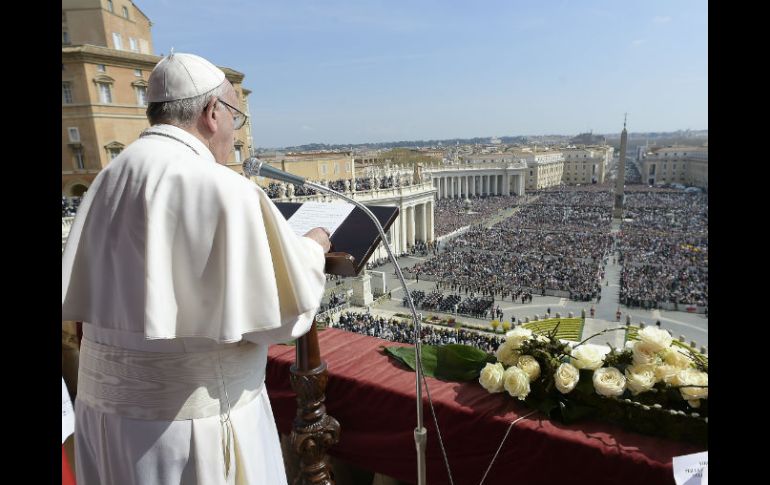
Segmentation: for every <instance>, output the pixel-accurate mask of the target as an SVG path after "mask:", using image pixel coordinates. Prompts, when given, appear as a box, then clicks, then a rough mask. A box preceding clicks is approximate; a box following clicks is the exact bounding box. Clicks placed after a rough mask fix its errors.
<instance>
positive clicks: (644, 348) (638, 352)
mask: <svg viewBox="0 0 770 485" xmlns="http://www.w3.org/2000/svg"><path fill="white" fill-rule="evenodd" d="M657 349H658V347H657V346H656V345H655V344H651V343H648V342H645V341H644V340H637V341H636V343H634V365H642V364H657V363H658V362H659V361H660V357H658V354H657V352H658V351H657Z"/></svg>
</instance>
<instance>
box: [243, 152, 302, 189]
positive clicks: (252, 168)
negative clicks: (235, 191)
mask: <svg viewBox="0 0 770 485" xmlns="http://www.w3.org/2000/svg"><path fill="white" fill-rule="evenodd" d="M241 167H242V169H243V174H244V175H246V176H247V177H256V176H259V177H267V178H270V179H274V180H280V181H281V182H286V183H290V184H294V185H299V186H303V185H305V179H304V178H303V177H300V176H299V175H294V174H292V173H288V172H284V171H283V170H278V169H277V168H275V167H272V166H270V165H268V164H267V162H265V161H264V160H260V159H258V158H256V157H249V158H247V159H246V160H245V161H244V162H243V165H242V166H241Z"/></svg>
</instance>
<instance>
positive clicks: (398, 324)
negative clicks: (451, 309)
mask: <svg viewBox="0 0 770 485" xmlns="http://www.w3.org/2000/svg"><path fill="white" fill-rule="evenodd" d="M329 327H332V328H339V329H342V330H346V331H348V332H355V333H360V334H363V335H368V336H370V337H377V338H381V339H384V340H390V341H391V342H403V343H414V325H413V323H412V322H407V321H402V320H398V319H395V318H391V319H386V318H384V317H379V316H376V315H372V314H369V313H356V312H343V313H341V314H340V317H339V319H338V320H337V321H336V322H335V321H332V322H330V323H329ZM420 337H421V341H422V343H423V344H427V345H446V344H463V345H471V346H474V347H477V348H479V349H481V350H483V351H485V352H494V351H496V350H497V347H499V346H500V344H501V343H502V342H503V340H504V337H503V336H502V335H501V336H495V335H485V334H482V333H479V332H473V331H470V330H464V329H450V328H440V327H435V326H431V325H426V324H423V325H422V327H421V332H420Z"/></svg>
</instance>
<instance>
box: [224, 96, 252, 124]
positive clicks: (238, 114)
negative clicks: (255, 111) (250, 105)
mask: <svg viewBox="0 0 770 485" xmlns="http://www.w3.org/2000/svg"><path fill="white" fill-rule="evenodd" d="M217 101H219V102H220V103H222V104H224V105H225V106H227V107H228V108H230V109H231V110H233V111H235V113H233V128H234V129H236V130H240V129H241V127H243V125H244V123H246V118H248V117H249V115H247V114H246V113H244V112H243V111H241V110H239V109H238V108H236V107H235V106H232V105H230V104H227V103H225V102H224V101H222V100H221V99H219V98H217Z"/></svg>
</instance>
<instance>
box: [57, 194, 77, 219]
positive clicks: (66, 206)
mask: <svg viewBox="0 0 770 485" xmlns="http://www.w3.org/2000/svg"><path fill="white" fill-rule="evenodd" d="M80 201H81V197H64V196H62V198H61V216H62V217H74V216H75V214H76V213H77V211H78V207H80Z"/></svg>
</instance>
